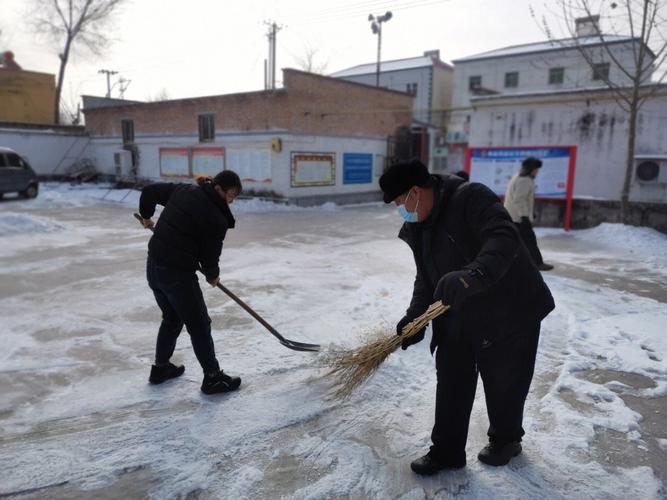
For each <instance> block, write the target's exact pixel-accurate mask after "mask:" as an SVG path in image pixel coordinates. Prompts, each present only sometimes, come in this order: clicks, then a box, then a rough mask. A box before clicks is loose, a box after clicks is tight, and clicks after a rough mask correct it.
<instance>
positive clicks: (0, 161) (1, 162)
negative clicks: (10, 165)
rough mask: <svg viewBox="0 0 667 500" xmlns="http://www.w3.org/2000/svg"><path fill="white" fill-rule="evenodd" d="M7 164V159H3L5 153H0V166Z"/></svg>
mask: <svg viewBox="0 0 667 500" xmlns="http://www.w3.org/2000/svg"><path fill="white" fill-rule="evenodd" d="M6 166H7V160H6V159H5V155H4V154H2V153H0V168H4V167H6Z"/></svg>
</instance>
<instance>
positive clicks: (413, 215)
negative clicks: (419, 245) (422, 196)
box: [397, 191, 419, 223]
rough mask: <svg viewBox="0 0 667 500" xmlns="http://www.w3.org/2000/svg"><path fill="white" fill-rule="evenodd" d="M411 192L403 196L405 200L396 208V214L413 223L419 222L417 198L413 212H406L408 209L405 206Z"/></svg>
mask: <svg viewBox="0 0 667 500" xmlns="http://www.w3.org/2000/svg"><path fill="white" fill-rule="evenodd" d="M411 194H412V191H410V192H409V193H408V195H407V196H406V197H405V202H403V204H402V205H401V206H399V207H398V209H397V210H398V215H400V216H401V217H402V218H403V220H404V221H405V222H411V223H414V222H419V215H418V214H417V208H418V207H419V200H417V204H416V205H415V211H414V212H408V209H407V208H405V204H406V203H407V202H408V200H409V199H410V195H411Z"/></svg>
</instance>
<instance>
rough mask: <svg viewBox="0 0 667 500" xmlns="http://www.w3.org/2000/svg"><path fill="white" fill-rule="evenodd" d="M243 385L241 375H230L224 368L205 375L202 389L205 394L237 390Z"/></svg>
mask: <svg viewBox="0 0 667 500" xmlns="http://www.w3.org/2000/svg"><path fill="white" fill-rule="evenodd" d="M240 385H241V377H230V376H229V375H227V374H226V373H224V372H223V371H222V370H220V371H219V372H218V373H215V374H213V375H206V376H204V381H203V382H202V384H201V390H202V392H203V393H204V394H217V393H220V392H231V391H235V390H236V389H238V388H239V386H240Z"/></svg>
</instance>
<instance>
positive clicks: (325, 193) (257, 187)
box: [91, 131, 387, 204]
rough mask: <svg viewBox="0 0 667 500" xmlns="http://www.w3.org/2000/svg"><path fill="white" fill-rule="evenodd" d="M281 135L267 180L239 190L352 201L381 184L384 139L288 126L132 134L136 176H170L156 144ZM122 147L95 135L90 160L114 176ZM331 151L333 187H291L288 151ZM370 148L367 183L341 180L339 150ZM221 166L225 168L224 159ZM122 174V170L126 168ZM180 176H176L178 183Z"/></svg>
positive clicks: (223, 142)
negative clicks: (210, 134)
mask: <svg viewBox="0 0 667 500" xmlns="http://www.w3.org/2000/svg"><path fill="white" fill-rule="evenodd" d="M276 138H278V139H280V140H281V143H282V149H281V151H280V152H275V151H272V152H271V153H270V158H271V159H270V162H271V177H272V178H271V182H270V183H265V182H249V181H244V182H243V185H244V189H246V190H250V189H252V190H254V191H273V192H274V193H276V194H278V195H279V196H282V197H285V198H289V199H290V200H293V201H295V202H298V203H301V204H304V203H305V204H312V203H323V202H325V201H336V202H356V201H368V200H375V199H379V197H380V189H379V186H378V183H377V180H378V177H379V175H380V173H381V168H382V166H383V161H384V155H385V154H386V148H387V144H386V139H384V138H377V137H341V136H333V135H332V136H314V135H309V134H299V133H288V132H287V131H282V132H281V131H265V132H257V131H255V132H248V133H236V132H228V133H225V132H219V133H218V134H216V138H215V141H214V142H212V143H207V144H205V145H202V144H200V143H199V142H198V137H197V136H196V135H194V134H191V135H172V136H169V137H165V136H157V135H138V136H135V146H136V147H137V149H138V157H139V165H138V169H137V174H136V175H137V177H139V178H140V179H145V180H151V181H168V180H170V178H169V177H161V174H160V148H165V147H168V148H188V147H224V148H225V149H226V150H229V149H235V150H247V151H256V150H264V151H267V150H268V151H271V142H272V139H276ZM121 149H122V138H121V137H120V136H112V137H104V138H99V137H98V138H95V139H93V141H92V148H91V151H93V152H94V153H93V155H94V160H95V164H96V166H97V168H98V170H99V171H100V172H102V173H104V174H108V175H114V174H115V166H114V153H117V152H119V151H120V150H121ZM292 152H312V153H334V154H335V185H332V186H307V187H292V186H291V167H292V165H291V153H292ZM344 153H370V154H372V155H373V159H374V168H373V175H372V177H371V182H369V183H364V184H344V183H343V154H344ZM225 168H230V167H229V165H228V164H226V167H225ZM125 174H127V172H125ZM181 181H183V179H176V182H181Z"/></svg>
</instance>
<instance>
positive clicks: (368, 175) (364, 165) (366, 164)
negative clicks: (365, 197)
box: [343, 153, 373, 184]
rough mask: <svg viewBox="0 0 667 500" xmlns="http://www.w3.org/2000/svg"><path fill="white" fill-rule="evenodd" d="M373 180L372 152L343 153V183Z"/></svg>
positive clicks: (361, 182)
mask: <svg viewBox="0 0 667 500" xmlns="http://www.w3.org/2000/svg"><path fill="white" fill-rule="evenodd" d="M372 180H373V155H372V154H370V153H343V184H368V183H370V182H371V181H372Z"/></svg>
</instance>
